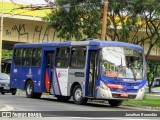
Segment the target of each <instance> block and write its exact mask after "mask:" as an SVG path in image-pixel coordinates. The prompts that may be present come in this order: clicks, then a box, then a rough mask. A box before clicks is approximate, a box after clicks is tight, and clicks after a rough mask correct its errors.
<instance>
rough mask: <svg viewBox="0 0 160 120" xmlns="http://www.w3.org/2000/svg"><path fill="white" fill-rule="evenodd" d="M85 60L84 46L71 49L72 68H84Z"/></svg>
mask: <svg viewBox="0 0 160 120" xmlns="http://www.w3.org/2000/svg"><path fill="white" fill-rule="evenodd" d="M85 61H86V48H85V47H75V48H72V51H71V64H70V66H71V67H72V68H84V67H85Z"/></svg>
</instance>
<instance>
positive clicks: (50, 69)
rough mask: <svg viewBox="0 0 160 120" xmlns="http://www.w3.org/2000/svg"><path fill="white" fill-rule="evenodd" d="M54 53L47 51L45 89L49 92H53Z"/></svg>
mask: <svg viewBox="0 0 160 120" xmlns="http://www.w3.org/2000/svg"><path fill="white" fill-rule="evenodd" d="M53 60H54V51H46V70H45V87H46V91H47V92H51V91H52V90H51V89H52V74H53Z"/></svg>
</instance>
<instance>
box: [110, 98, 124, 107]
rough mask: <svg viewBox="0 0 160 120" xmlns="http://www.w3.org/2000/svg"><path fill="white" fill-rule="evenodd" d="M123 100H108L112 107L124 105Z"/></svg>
mask: <svg viewBox="0 0 160 120" xmlns="http://www.w3.org/2000/svg"><path fill="white" fill-rule="evenodd" d="M122 102H123V101H122V100H108V103H109V104H110V106H112V107H117V106H120V105H122Z"/></svg>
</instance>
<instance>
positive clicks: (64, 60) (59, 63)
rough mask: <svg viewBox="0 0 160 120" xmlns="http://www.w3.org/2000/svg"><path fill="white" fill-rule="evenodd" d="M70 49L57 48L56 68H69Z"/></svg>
mask: <svg viewBox="0 0 160 120" xmlns="http://www.w3.org/2000/svg"><path fill="white" fill-rule="evenodd" d="M69 53H70V48H64V47H62V48H57V51H56V67H63V68H66V67H68V66H69Z"/></svg>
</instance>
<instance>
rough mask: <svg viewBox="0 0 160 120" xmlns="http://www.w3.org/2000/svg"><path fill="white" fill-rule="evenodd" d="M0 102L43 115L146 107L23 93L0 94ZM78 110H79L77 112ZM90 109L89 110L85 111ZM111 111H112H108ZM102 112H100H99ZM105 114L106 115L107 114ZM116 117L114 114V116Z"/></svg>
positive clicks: (84, 114) (135, 109)
mask: <svg viewBox="0 0 160 120" xmlns="http://www.w3.org/2000/svg"><path fill="white" fill-rule="evenodd" d="M0 103H1V104H7V105H10V106H12V107H14V108H15V111H22V112H24V111H28V112H30V111H37V112H41V111H44V112H43V116H47V117H54V116H56V117H57V116H72V117H78V116H83V117H87V116H88V115H89V116H92V117H93V116H99V117H100V116H106V115H105V114H106V113H108V115H111V116H114V114H115V115H116V114H118V113H116V112H117V111H126V112H129V111H131V112H132V111H135V112H136V111H145V110H146V109H142V108H134V107H127V106H123V105H122V106H120V107H110V106H109V104H108V103H107V102H105V103H104V102H89V103H87V104H86V105H76V104H74V103H73V101H72V100H70V101H68V102H59V101H57V99H56V98H54V97H53V96H52V95H43V96H42V97H41V98H40V99H31V98H27V97H26V95H25V94H18V95H11V94H9V93H8V94H5V95H1V94H0ZM79 111H80V112H79ZM87 111H90V112H87ZM110 111H113V112H110ZM101 113H102V114H101ZM108 115H107V116H108ZM115 117H116V116H115Z"/></svg>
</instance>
